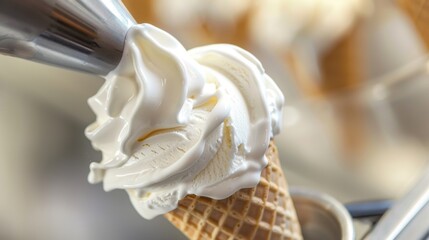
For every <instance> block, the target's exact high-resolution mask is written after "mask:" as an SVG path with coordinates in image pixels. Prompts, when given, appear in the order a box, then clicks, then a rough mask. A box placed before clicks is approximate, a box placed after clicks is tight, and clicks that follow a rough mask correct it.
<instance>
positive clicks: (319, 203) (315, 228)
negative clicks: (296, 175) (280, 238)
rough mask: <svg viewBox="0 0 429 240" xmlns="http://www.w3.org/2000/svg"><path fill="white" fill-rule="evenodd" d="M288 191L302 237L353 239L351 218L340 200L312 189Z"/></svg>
mask: <svg viewBox="0 0 429 240" xmlns="http://www.w3.org/2000/svg"><path fill="white" fill-rule="evenodd" d="M290 192H291V196H292V200H293V203H294V205H295V209H296V212H297V215H298V219H299V222H300V224H301V230H302V234H303V237H304V239H306V240H313V239H332V240H336V239H338V240H340V239H341V240H351V239H355V234H354V229H353V222H352V218H351V216H350V214H349V213H348V212H347V210H346V209H345V208H344V206H343V205H342V204H341V203H340V202H338V201H337V200H335V199H334V198H332V197H331V196H329V195H326V194H323V193H320V192H316V191H313V190H308V189H302V188H291V189H290Z"/></svg>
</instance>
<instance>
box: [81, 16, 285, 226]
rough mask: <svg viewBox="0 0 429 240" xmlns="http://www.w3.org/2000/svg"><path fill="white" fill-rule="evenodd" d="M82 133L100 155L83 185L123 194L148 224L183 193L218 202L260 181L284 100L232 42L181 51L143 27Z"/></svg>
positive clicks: (94, 102) (130, 40)
mask: <svg viewBox="0 0 429 240" xmlns="http://www.w3.org/2000/svg"><path fill="white" fill-rule="evenodd" d="M89 104H90V106H91V108H92V109H93V111H94V112H95V113H96V115H97V120H96V122H95V123H93V124H92V125H90V126H88V128H87V129H86V135H87V137H88V138H89V139H90V140H91V142H92V144H93V146H94V148H96V149H98V150H100V151H101V152H102V154H103V158H102V161H101V162H100V163H92V164H91V166H90V169H91V172H90V175H89V181H90V182H91V183H97V182H100V181H103V182H104V189H105V190H106V191H109V190H112V189H125V190H126V191H127V192H128V194H129V196H130V198H131V201H132V203H133V205H134V206H135V208H136V209H137V211H138V212H139V213H140V214H141V215H142V216H143V217H145V218H148V219H150V218H153V217H155V216H157V215H160V214H164V213H166V212H168V211H171V210H173V209H175V208H176V207H177V203H178V201H179V200H180V199H182V198H183V197H184V196H186V195H187V194H197V195H200V196H207V197H211V198H214V199H223V198H226V197H228V196H230V195H231V194H233V193H234V192H236V191H237V190H239V189H241V188H246V187H253V186H255V185H256V184H257V183H258V182H259V178H260V174H261V171H262V169H263V168H264V167H265V166H266V164H267V160H266V159H265V157H264V153H265V151H266V149H267V147H268V144H269V140H270V138H272V137H273V135H274V134H276V133H278V131H279V127H280V123H281V110H282V105H283V95H282V94H281V92H280V90H279V89H278V88H277V86H276V85H275V83H274V82H273V81H272V79H271V78H270V77H269V76H268V75H266V74H265V73H264V69H263V68H262V66H261V64H260V62H259V61H258V60H257V59H256V58H255V57H254V56H252V55H251V54H250V53H248V52H246V51H244V50H242V49H240V48H238V47H235V46H232V45H211V46H206V47H201V48H195V49H192V50H190V51H186V50H185V49H184V47H183V46H182V45H181V44H180V43H179V42H178V41H177V40H176V39H175V38H174V37H172V36H171V35H169V34H168V33H166V32H164V31H162V30H160V29H158V28H156V27H154V26H151V25H148V24H143V25H137V26H134V27H132V28H131V29H130V30H129V32H128V35H127V39H126V43H125V50H124V55H123V58H122V60H121V62H120V64H119V65H118V67H117V68H116V69H115V70H113V71H112V72H111V73H109V74H108V75H107V76H106V82H105V84H104V85H103V86H102V87H101V89H100V90H99V91H98V93H97V94H96V95H95V96H93V97H92V98H90V99H89Z"/></svg>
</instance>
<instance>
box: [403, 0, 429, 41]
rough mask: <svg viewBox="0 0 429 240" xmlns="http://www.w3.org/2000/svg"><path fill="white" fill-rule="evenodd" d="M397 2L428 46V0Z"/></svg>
mask: <svg viewBox="0 0 429 240" xmlns="http://www.w3.org/2000/svg"><path fill="white" fill-rule="evenodd" d="M397 3H398V5H399V7H400V8H402V10H404V12H405V13H406V14H407V15H408V16H409V17H410V18H411V21H412V22H413V24H414V27H415V28H416V30H417V32H418V33H419V34H420V36H421V38H422V39H423V41H424V43H425V45H426V48H429V27H428V22H429V0H398V1H397Z"/></svg>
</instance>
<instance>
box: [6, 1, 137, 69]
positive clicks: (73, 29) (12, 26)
mask: <svg viewBox="0 0 429 240" xmlns="http://www.w3.org/2000/svg"><path fill="white" fill-rule="evenodd" d="M134 23H135V21H134V19H133V18H132V16H131V15H130V14H129V12H128V11H127V10H126V8H125V7H124V6H123V4H122V2H120V1H119V0H72V1H71V0H1V1H0V53H3V54H7V55H11V56H14V57H20V58H24V59H28V60H31V61H37V62H42V63H47V64H51V65H55V66H60V67H65V68H69V69H73V70H79V71H84V72H89V73H93V74H99V75H105V74H107V73H108V72H109V71H110V70H112V69H113V68H114V67H115V66H116V65H117V63H118V62H119V60H120V59H121V56H122V50H123V44H124V39H125V35H126V32H127V30H128V28H129V27H130V26H131V25H132V24H134Z"/></svg>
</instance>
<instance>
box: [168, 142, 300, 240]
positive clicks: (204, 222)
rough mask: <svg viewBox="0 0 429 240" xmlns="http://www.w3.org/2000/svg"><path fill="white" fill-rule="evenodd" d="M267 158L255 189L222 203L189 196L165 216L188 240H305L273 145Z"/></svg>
mask: <svg viewBox="0 0 429 240" xmlns="http://www.w3.org/2000/svg"><path fill="white" fill-rule="evenodd" d="M265 156H266V157H267V159H268V165H267V167H265V169H264V170H263V171H262V173H261V180H260V182H259V183H258V185H256V187H254V188H246V189H241V190H239V191H237V192H236V193H234V194H233V195H232V196H230V197H228V198H226V199H223V200H214V199H210V198H207V197H199V196H195V195H188V196H186V197H185V198H184V199H182V200H181V201H180V202H179V206H178V208H177V209H175V210H174V211H172V212H169V213H167V214H165V217H166V218H167V219H168V220H169V221H170V222H171V223H172V224H173V225H174V226H175V227H177V228H178V229H179V230H180V231H182V232H183V233H184V234H185V235H186V236H187V237H188V238H189V239H273V240H275V239H302V236H301V230H300V225H299V222H298V218H297V215H296V212H295V208H294V206H293V203H292V199H291V197H290V195H289V191H288V186H287V183H286V179H285V177H284V174H283V171H282V169H281V166H280V162H279V157H278V153H277V148H276V146H275V145H274V143H273V142H271V143H270V146H269V148H268V150H267V152H266V154H265Z"/></svg>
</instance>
